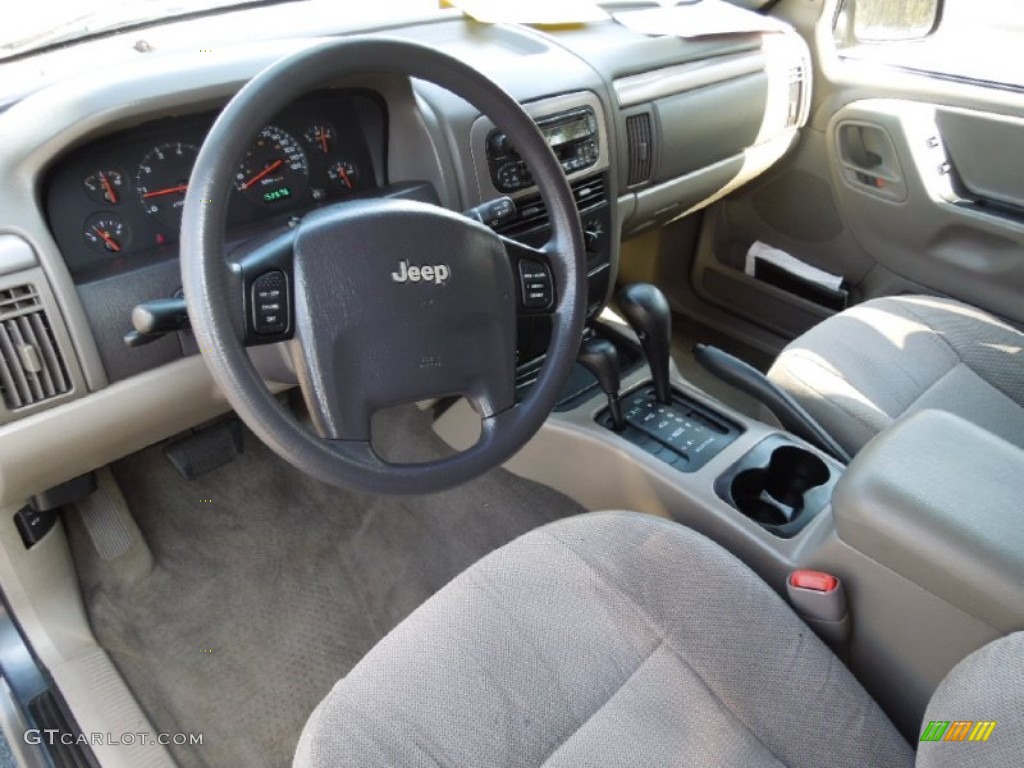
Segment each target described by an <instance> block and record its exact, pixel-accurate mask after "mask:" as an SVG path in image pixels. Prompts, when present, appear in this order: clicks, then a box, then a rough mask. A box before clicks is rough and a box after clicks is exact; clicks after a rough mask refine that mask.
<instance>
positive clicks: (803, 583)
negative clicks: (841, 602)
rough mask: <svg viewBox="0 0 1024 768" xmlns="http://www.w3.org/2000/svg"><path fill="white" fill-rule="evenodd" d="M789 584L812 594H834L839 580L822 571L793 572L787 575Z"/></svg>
mask: <svg viewBox="0 0 1024 768" xmlns="http://www.w3.org/2000/svg"><path fill="white" fill-rule="evenodd" d="M789 584H790V586H793V587H796V588H797V589H810V590H812V591H814V592H835V591H836V589H838V588H839V579H837V578H836V577H835V576H833V575H832V574H831V573H824V572H822V571H793V572H792V573H791V574H789Z"/></svg>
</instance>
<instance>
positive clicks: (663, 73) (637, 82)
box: [612, 53, 768, 107]
mask: <svg viewBox="0 0 1024 768" xmlns="http://www.w3.org/2000/svg"><path fill="white" fill-rule="evenodd" d="M767 65H768V59H767V58H766V57H765V55H764V54H762V53H736V54H732V55H729V56H718V57H715V58H713V59H706V60H702V61H694V62H690V63H687V64H678V65H676V66H673V67H663V68H662V69H654V70H651V71H650V72H641V73H640V74H638V75H630V76H628V77H621V78H619V79H618V80H616V81H614V82H613V83H612V87H613V88H614V89H615V95H616V96H617V97H618V99H619V106H620V107H632V106H634V105H636V104H643V103H644V102H647V101H655V100H657V99H662V98H665V97H666V96H672V95H674V94H677V93H683V92H684V91H692V90H693V89H694V88H703V87H704V86H705V85H712V84H714V83H720V82H722V81H724V80H732V79H734V78H737V77H742V76H743V75H750V74H753V73H754V72H763V71H764V70H765V68H766V67H767Z"/></svg>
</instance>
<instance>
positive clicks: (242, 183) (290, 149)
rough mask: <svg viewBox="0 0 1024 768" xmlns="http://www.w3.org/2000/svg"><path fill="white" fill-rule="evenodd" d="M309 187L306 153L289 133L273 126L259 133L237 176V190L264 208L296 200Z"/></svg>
mask: <svg viewBox="0 0 1024 768" xmlns="http://www.w3.org/2000/svg"><path fill="white" fill-rule="evenodd" d="M308 185H309V161H308V160H307V159H306V153H305V152H304V151H303V150H302V147H301V146H299V143H298V142H297V141H296V140H295V139H294V137H292V135H291V134H290V133H288V132H287V131H284V130H282V129H280V128H278V127H277V126H274V125H268V126H267V127H266V128H264V129H263V130H262V131H260V133H259V136H257V138H256V141H255V142H254V143H253V145H252V146H251V147H250V148H249V151H248V152H246V153H245V158H244V159H243V160H242V165H241V166H240V167H239V169H238V173H237V174H236V176H235V188H236V189H237V190H238V191H239V192H241V193H242V194H244V195H246V196H247V197H248V198H249V199H250V200H252V201H253V202H255V203H259V204H261V205H269V204H273V203H277V202H280V201H281V200H286V199H290V198H293V197H297V196H298V195H301V194H302V193H303V192H305V190H306V187H307V186H308Z"/></svg>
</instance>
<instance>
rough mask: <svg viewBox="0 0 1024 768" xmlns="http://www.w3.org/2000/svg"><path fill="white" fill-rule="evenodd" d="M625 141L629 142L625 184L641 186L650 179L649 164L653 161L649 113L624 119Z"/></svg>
mask: <svg viewBox="0 0 1024 768" xmlns="http://www.w3.org/2000/svg"><path fill="white" fill-rule="evenodd" d="M626 139H627V140H628V141H629V175H628V176H627V181H626V183H627V185H629V186H633V185H634V184H642V183H643V182H645V181H647V180H649V179H650V178H651V163H652V161H653V160H654V142H653V138H652V136H651V114H650V113H649V112H641V113H640V114H639V115H631V116H630V117H627V118H626Z"/></svg>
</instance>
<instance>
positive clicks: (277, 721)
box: [67, 408, 582, 768]
mask: <svg viewBox="0 0 1024 768" xmlns="http://www.w3.org/2000/svg"><path fill="white" fill-rule="evenodd" d="M380 426H381V429H378V430H377V432H378V434H381V433H383V434H384V436H385V438H384V439H383V440H382V441H381V443H382V444H381V450H382V451H384V452H386V453H387V454H389V455H390V456H392V457H393V458H396V459H397V458H404V459H405V460H423V459H424V458H426V457H427V456H428V455H436V454H437V453H438V452H440V451H442V450H444V449H443V447H442V444H441V443H440V441H439V440H438V439H437V438H436V436H435V435H433V433H432V432H430V431H429V421H428V419H427V417H426V415H425V414H422V413H420V412H418V411H415V410H414V409H412V408H403V409H396V410H395V411H393V412H389V414H388V415H387V416H386V417H385V420H384V422H383V423H382V424H381V425H380ZM245 447H246V450H245V453H244V455H243V456H242V457H241V458H239V459H238V460H236V461H235V462H233V463H231V464H229V465H227V466H225V467H222V468H220V469H218V470H215V471H214V472H211V473H210V474H208V475H205V476H203V477H201V478H199V479H198V480H196V481H193V482H188V481H186V480H184V479H183V478H181V476H180V475H178V473H177V472H176V471H175V470H174V469H173V468H172V467H171V465H170V463H169V462H168V461H167V460H166V459H165V458H164V456H163V453H162V451H161V448H160V447H159V446H157V447H153V448H150V449H147V450H145V451H142V452H141V453H139V454H136V455H134V456H131V457H129V458H127V459H124V460H123V461H121V462H118V463H117V464H115V465H114V466H113V471H114V474H115V476H116V477H117V480H118V482H119V483H120V485H121V488H122V490H123V492H124V495H125V498H126V499H127V501H128V504H129V506H130V508H131V509H132V511H133V513H134V515H135V517H136V519H137V521H138V523H139V526H140V528H141V530H142V532H143V534H144V535H145V537H146V539H147V540H148V542H149V543H150V546H151V547H152V550H153V555H154V562H155V566H154V568H153V570H152V571H151V572H149V573H148V574H147V575H145V576H143V577H141V578H135V579H134V580H129V578H128V577H127V574H129V573H131V572H132V569H131V568H127V567H121V568H119V567H118V566H119V564H118V561H117V560H114V561H111V562H104V561H103V560H101V559H100V558H99V557H98V556H97V554H96V551H95V549H94V548H93V546H92V544H91V542H90V541H89V539H88V537H87V535H86V534H85V532H84V529H83V528H82V525H81V522H80V520H78V519H77V518H76V517H75V516H74V515H68V519H67V523H68V528H69V536H70V540H71V544H72V551H73V553H74V556H75V560H76V564H77V567H78V570H79V572H80V575H81V579H82V585H83V591H84V594H85V598H86V604H87V607H88V611H89V615H90V620H91V622H92V625H93V629H94V631H95V633H96V635H97V638H98V639H99V642H100V643H101V645H102V646H103V647H104V648H106V649H107V650H108V651H109V652H110V654H111V656H112V658H113V659H114V661H115V663H116V664H117V666H118V667H119V669H120V670H121V672H122V674H123V675H124V676H125V678H126V679H127V681H128V684H129V685H130V686H131V688H132V689H133V691H134V692H135V693H136V695H137V697H138V698H139V700H140V702H141V703H142V706H143V707H144V708H145V710H146V711H147V712H148V713H149V715H150V717H151V719H152V720H153V722H154V723H155V725H156V727H157V728H158V729H159V730H160V731H164V732H172V733H173V732H186V733H201V734H203V743H202V746H200V747H174V748H172V749H173V752H174V755H175V757H176V758H177V759H178V760H179V761H180V762H181V764H182V765H185V766H210V768H214V767H219V766H241V765H244V766H253V767H256V766H274V767H275V768H276V767H278V766H285V765H290V761H291V754H292V750H293V749H294V745H295V742H296V740H297V738H298V735H299V732H300V730H301V727H302V725H303V724H304V722H305V720H306V718H307V716H308V715H309V713H310V712H311V711H312V709H313V707H314V706H315V705H316V704H317V703H318V702H319V700H320V699H321V698H322V697H323V696H324V694H326V693H327V691H328V690H329V689H330V688H331V686H332V685H333V684H334V683H335V682H336V681H337V680H338V679H339V678H340V677H342V676H343V675H345V674H346V673H347V672H348V670H349V669H351V668H352V666H353V665H354V664H355V663H356V662H357V661H358V660H359V659H360V658H361V657H362V656H363V654H364V653H366V651H367V650H369V649H370V648H371V647H372V646H373V645H374V643H376V642H377V640H379V639H380V637H382V636H383V635H384V634H385V633H386V632H387V631H388V630H390V629H391V628H392V627H393V626H395V624H397V623H398V622H399V621H401V619H402V618H404V617H405V616H406V615H408V613H410V612H411V611H412V610H413V609H414V608H415V607H416V606H418V605H419V604H420V603H422V602H423V601H424V600H425V599H426V598H427V597H429V596H430V595H431V594H433V593H434V592H435V591H436V590H437V589H439V588H440V587H441V586H443V585H444V584H445V583H446V582H447V581H449V580H450V579H451V578H452V577H453V576H455V575H456V574H457V573H459V572H460V571H462V570H463V569H465V568H466V567H467V566H469V565H470V564H471V563H473V562H474V561H475V560H477V559H478V558H480V557H481V556H483V555H484V554H486V553H487V552H489V551H490V550H492V549H494V548H496V547H498V546H500V545H502V544H503V543H505V542H507V541H509V540H511V539H512V538H514V537H516V536H518V535H519V534H521V533H524V532H526V531H528V530H530V529H531V528H534V527H536V526H538V525H542V524H544V523H547V522H550V521H552V520H555V519H557V518H559V517H563V516H567V515H571V514H575V513H577V512H580V511H582V510H581V509H580V508H579V507H578V506H577V505H576V504H575V503H574V502H572V501H571V500H569V499H567V498H566V497H564V496H562V495H560V494H558V493H556V492H554V491H552V490H551V489H549V488H545V487H543V486H540V485H537V484H535V483H531V482H527V481H525V480H522V479H520V478H517V477H515V476H513V475H511V474H510V473H508V472H505V471H504V470H497V471H494V472H491V473H489V474H488V475H486V476H484V477H482V478H480V479H478V480H476V481H474V482H472V483H469V484H467V485H465V486H463V487H462V488H459V489H456V490H454V491H449V492H446V493H441V494H436V495H431V496H418V497H377V496H367V495H361V494H356V493H348V492H343V491H338V490H336V489H333V488H330V487H328V486H325V485H322V484H320V483H318V482H317V481H314V480H312V479H310V478H308V477H307V476H305V475H303V474H302V473H300V472H298V471H296V470H295V469H293V468H292V467H291V466H289V465H288V464H286V463H285V462H283V461H281V460H280V459H278V458H277V457H276V456H275V455H274V454H272V453H271V452H270V451H269V450H268V449H266V448H265V447H264V446H263V445H262V444H260V443H259V442H258V441H257V440H256V439H255V438H254V437H253V436H252V435H251V434H249V433H248V432H247V433H246V436H245Z"/></svg>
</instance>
